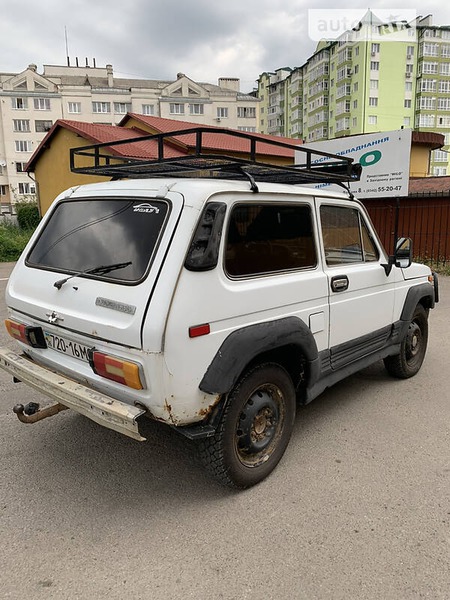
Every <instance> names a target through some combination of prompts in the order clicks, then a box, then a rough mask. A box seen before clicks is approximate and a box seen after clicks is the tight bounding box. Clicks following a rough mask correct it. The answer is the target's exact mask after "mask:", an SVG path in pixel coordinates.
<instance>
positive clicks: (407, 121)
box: [403, 117, 411, 127]
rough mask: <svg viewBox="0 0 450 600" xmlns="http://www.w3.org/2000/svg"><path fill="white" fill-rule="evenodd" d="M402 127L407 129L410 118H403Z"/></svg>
mask: <svg viewBox="0 0 450 600" xmlns="http://www.w3.org/2000/svg"><path fill="white" fill-rule="evenodd" d="M403 125H404V126H405V127H409V126H410V125H411V117H403Z"/></svg>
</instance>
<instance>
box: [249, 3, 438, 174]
mask: <svg viewBox="0 0 450 600" xmlns="http://www.w3.org/2000/svg"><path fill="white" fill-rule="evenodd" d="M400 28H403V29H404V31H403V32H402V36H401V37H400V39H398V37H395V36H396V34H397V33H398V31H399V29H400ZM373 32H376V33H377V35H373ZM394 40H395V41H394ZM271 90H274V91H273V93H272V95H271V94H270V91H271ZM275 90H276V92H277V93H275ZM258 96H259V97H260V98H262V97H264V98H267V99H268V98H271V100H270V104H269V106H268V107H267V108H270V110H271V114H274V115H276V117H277V121H276V123H275V122H274V121H272V122H270V121H269V119H263V118H261V119H260V129H261V132H262V133H269V134H274V135H284V136H289V137H294V138H301V139H303V140H304V141H305V142H307V143H312V142H314V141H321V140H327V139H333V138H336V137H341V136H348V135H356V134H361V133H373V132H377V131H390V130H395V129H400V128H402V127H411V128H412V129H414V130H416V131H423V132H427V131H430V132H436V133H441V134H443V135H444V139H445V146H444V148H443V149H440V150H435V151H434V152H433V153H432V155H431V161H430V169H429V173H430V174H431V175H446V174H449V173H450V167H449V149H450V146H449V144H450V26H437V25H433V24H432V20H431V16H428V17H426V18H418V19H417V21H416V23H413V24H405V23H403V22H402V23H380V22H379V21H377V20H376V18H375V17H374V15H373V13H371V11H368V13H367V14H366V15H365V17H364V19H363V20H362V22H361V23H360V24H359V26H358V27H356V28H354V29H353V30H351V31H347V32H345V33H344V34H343V35H341V36H340V38H339V39H337V40H335V41H331V42H327V41H323V42H320V43H319V44H318V46H317V48H316V51H315V52H314V54H313V55H312V56H311V57H309V58H308V59H307V60H306V62H305V63H304V64H302V65H301V66H300V67H296V68H293V69H290V68H288V67H284V68H283V69H280V70H278V71H276V72H275V73H263V74H262V75H261V76H260V77H259V80H258ZM282 96H283V98H284V100H283V101H282V100H281V98H282ZM263 106H264V109H266V105H265V104H264V103H263V102H262V103H261V108H262V107H263ZM270 123H271V124H272V127H270Z"/></svg>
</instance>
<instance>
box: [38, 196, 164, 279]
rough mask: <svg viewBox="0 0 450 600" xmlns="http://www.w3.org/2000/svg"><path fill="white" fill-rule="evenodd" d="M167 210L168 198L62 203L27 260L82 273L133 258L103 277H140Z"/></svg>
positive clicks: (155, 245)
mask: <svg viewBox="0 0 450 600" xmlns="http://www.w3.org/2000/svg"><path fill="white" fill-rule="evenodd" d="M168 212H169V205H168V203H167V202H164V201H161V200H150V201H143V200H142V199H141V200H136V199H133V200H131V199H123V198H122V199H105V200H100V201H99V200H93V199H91V200H89V199H88V200H75V201H73V200H72V201H70V202H62V203H61V204H59V205H58V206H57V207H56V209H55V211H54V213H53V214H52V216H51V217H50V219H49V221H48V222H47V224H46V226H45V228H44V229H43V230H42V232H41V234H40V236H39V238H38V239H37V241H36V243H35V245H34V246H33V248H32V250H31V252H30V254H29V255H28V258H27V264H28V265H29V266H35V267H40V268H47V269H51V270H53V269H54V270H56V271H63V272H68V273H80V272H85V271H88V270H92V269H96V268H98V267H101V266H108V265H113V266H114V265H119V264H121V263H131V264H128V265H127V266H124V267H122V268H115V269H114V268H113V269H111V270H110V271H108V272H107V273H106V272H105V273H104V274H102V275H101V276H102V277H106V278H107V279H112V280H115V281H119V282H123V283H131V282H136V281H139V280H140V279H142V277H143V276H144V275H145V272H146V270H147V268H148V265H149V264H150V262H151V260H152V257H153V255H154V253H155V250H156V248H157V244H158V240H159V239H160V236H161V234H162V231H163V228H164V224H165V221H166V217H167V215H168ZM89 276H90V277H98V276H99V275H89Z"/></svg>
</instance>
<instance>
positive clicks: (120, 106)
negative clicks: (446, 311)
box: [114, 102, 131, 115]
mask: <svg viewBox="0 0 450 600" xmlns="http://www.w3.org/2000/svg"><path fill="white" fill-rule="evenodd" d="M127 112H131V102H114V113H115V114H116V115H126V114H127Z"/></svg>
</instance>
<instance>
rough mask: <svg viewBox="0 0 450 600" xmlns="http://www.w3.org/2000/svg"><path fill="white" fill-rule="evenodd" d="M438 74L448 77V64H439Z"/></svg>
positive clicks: (449, 69) (449, 68)
mask: <svg viewBox="0 0 450 600" xmlns="http://www.w3.org/2000/svg"><path fill="white" fill-rule="evenodd" d="M439 73H440V74H441V75H450V63H444V62H443V63H441V66H440V67H439Z"/></svg>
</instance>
